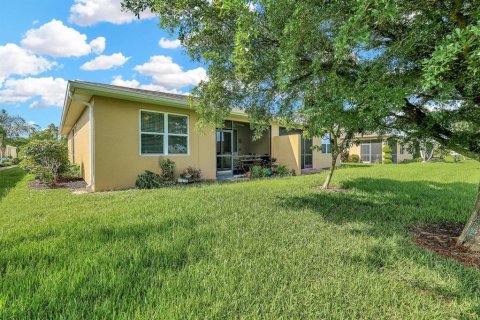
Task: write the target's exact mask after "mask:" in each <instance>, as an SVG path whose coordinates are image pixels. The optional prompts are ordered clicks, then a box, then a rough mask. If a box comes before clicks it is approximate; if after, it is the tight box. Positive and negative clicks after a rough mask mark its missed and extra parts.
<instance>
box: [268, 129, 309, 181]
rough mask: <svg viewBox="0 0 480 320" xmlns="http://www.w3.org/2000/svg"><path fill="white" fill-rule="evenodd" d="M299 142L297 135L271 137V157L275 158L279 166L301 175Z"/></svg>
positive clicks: (299, 136) (300, 138)
mask: <svg viewBox="0 0 480 320" xmlns="http://www.w3.org/2000/svg"><path fill="white" fill-rule="evenodd" d="M301 141H302V137H301V135H299V134H291V135H286V136H272V157H274V158H277V162H278V164H279V165H284V166H287V167H288V168H289V169H293V170H295V174H297V175H299V174H301V172H302V170H301Z"/></svg>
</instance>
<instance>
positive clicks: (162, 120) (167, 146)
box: [140, 110, 188, 155]
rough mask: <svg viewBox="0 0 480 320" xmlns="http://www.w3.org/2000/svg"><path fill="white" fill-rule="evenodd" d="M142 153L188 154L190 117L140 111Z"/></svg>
mask: <svg viewBox="0 0 480 320" xmlns="http://www.w3.org/2000/svg"><path fill="white" fill-rule="evenodd" d="M140 153H141V154H142V155H149V154H159V155H176V154H188V116H186V115H177V114H170V113H162V112H154V111H143V110H142V111H140Z"/></svg>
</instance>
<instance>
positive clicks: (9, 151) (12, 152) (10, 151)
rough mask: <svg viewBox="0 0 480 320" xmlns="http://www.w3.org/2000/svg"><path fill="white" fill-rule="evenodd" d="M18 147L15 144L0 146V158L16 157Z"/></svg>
mask: <svg viewBox="0 0 480 320" xmlns="http://www.w3.org/2000/svg"><path fill="white" fill-rule="evenodd" d="M17 157H18V148H17V147H15V146H9V145H7V146H5V149H4V150H2V148H0V158H17Z"/></svg>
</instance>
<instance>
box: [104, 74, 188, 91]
mask: <svg viewBox="0 0 480 320" xmlns="http://www.w3.org/2000/svg"><path fill="white" fill-rule="evenodd" d="M111 84H113V85H115V86H121V87H129V88H134V89H143V90H151V91H160V92H168V93H176V94H184V93H183V92H182V91H179V90H176V89H167V88H165V87H162V86H159V85H155V84H152V83H151V84H140V82H138V81H137V80H135V79H132V80H124V79H123V78H122V76H115V77H114V78H113V80H112V82H111Z"/></svg>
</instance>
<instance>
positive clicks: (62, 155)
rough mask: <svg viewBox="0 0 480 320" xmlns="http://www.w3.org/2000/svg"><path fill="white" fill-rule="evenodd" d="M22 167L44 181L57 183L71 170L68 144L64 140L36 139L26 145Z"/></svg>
mask: <svg viewBox="0 0 480 320" xmlns="http://www.w3.org/2000/svg"><path fill="white" fill-rule="evenodd" d="M23 156H24V160H23V161H22V163H21V166H22V168H24V169H25V170H26V171H27V172H29V173H32V174H34V175H35V177H36V178H37V179H39V180H40V182H42V183H46V184H55V183H57V182H58V180H59V178H61V177H62V176H65V175H67V174H68V173H69V172H70V171H71V170H70V167H71V166H70V162H69V160H68V151H67V144H66V143H65V141H63V140H35V141H31V142H30V143H28V144H27V145H26V146H25V149H24V150H23Z"/></svg>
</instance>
